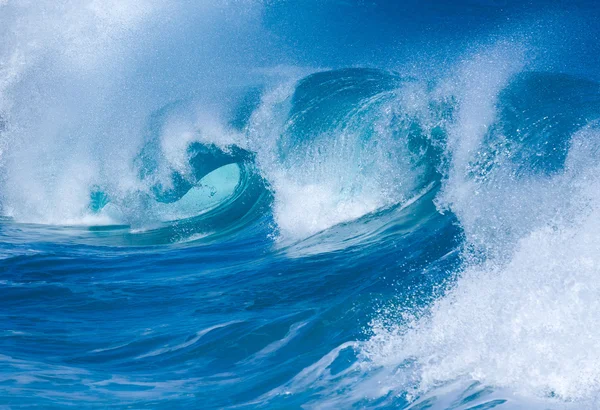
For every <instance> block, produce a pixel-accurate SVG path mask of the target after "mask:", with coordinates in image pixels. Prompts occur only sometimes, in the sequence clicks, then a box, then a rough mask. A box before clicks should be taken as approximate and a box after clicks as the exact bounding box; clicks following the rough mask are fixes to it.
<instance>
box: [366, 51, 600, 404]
mask: <svg viewBox="0 0 600 410" xmlns="http://www.w3.org/2000/svg"><path fill="white" fill-rule="evenodd" d="M495 52H496V51H494V53H495ZM497 55H498V56H500V60H494V59H492V60H489V61H492V62H493V63H492V64H493V65H494V67H496V68H498V67H500V68H502V67H504V68H505V70H504V71H503V72H502V70H498V69H496V70H489V67H486V65H485V64H484V62H485V61H488V60H487V59H488V58H489V56H488V57H485V58H484V59H483V62H482V60H481V58H482V57H481V56H477V57H476V58H475V59H474V60H473V61H474V65H470V64H467V65H466V66H465V67H467V70H466V72H463V75H464V74H465V73H466V74H467V76H466V77H464V78H466V79H467V80H468V81H467V83H465V82H461V83H460V84H461V86H460V87H459V89H462V88H463V87H466V88H465V89H466V92H465V93H464V94H462V96H461V97H460V98H459V108H458V114H457V116H456V120H455V121H456V122H455V126H454V128H453V129H451V131H450V133H449V137H448V138H449V140H448V147H449V153H448V155H449V158H450V161H451V167H450V169H449V173H448V177H447V179H446V181H445V182H444V188H443V191H442V193H441V194H440V196H439V197H438V201H439V204H440V205H441V206H444V207H447V208H449V209H450V210H451V211H452V212H453V213H454V214H455V215H456V216H457V217H458V219H459V221H460V223H461V226H462V227H463V229H464V231H465V236H466V239H467V243H466V246H465V247H466V249H467V250H473V249H475V250H476V253H475V255H476V256H477V258H473V259H471V258H470V256H472V255H473V254H472V253H469V252H465V262H464V266H463V269H462V270H461V272H459V273H457V274H456V278H455V280H453V281H452V282H451V284H450V285H448V288H447V289H446V291H444V295H443V296H441V297H439V298H437V299H435V300H434V301H433V302H432V304H431V306H430V307H429V308H419V307H413V308H409V309H408V310H405V311H401V312H400V314H399V315H397V316H399V317H400V320H399V321H394V320H390V318H386V317H382V318H380V319H378V320H376V321H374V323H373V332H374V336H373V337H372V338H371V339H370V340H369V341H368V343H367V344H366V345H365V346H364V348H363V349H362V353H363V354H364V357H365V360H366V363H369V364H370V365H374V366H376V367H377V366H382V367H383V368H385V369H388V370H390V371H391V372H392V374H391V375H390V374H389V373H386V374H387V375H388V376H387V377H386V379H385V382H386V383H391V385H392V386H393V387H392V390H394V391H401V392H408V397H409V398H415V397H419V396H422V395H424V394H427V393H429V392H432V393H431V394H435V392H436V391H437V389H440V388H442V387H441V386H444V385H447V384H448V383H452V382H455V381H457V380H466V383H469V382H470V381H477V382H481V383H482V384H483V385H485V386H491V387H492V388H495V389H506V391H509V392H511V393H510V394H517V395H523V396H524V397H534V398H540V399H544V400H550V403H554V404H556V403H557V401H559V402H560V403H563V404H564V403H565V402H576V403H577V404H578V405H579V406H582V407H596V406H597V403H598V399H599V398H600V383H599V381H600V372H599V371H598V369H599V368H600V355H598V353H597V352H598V351H599V348H600V344H599V340H600V334H599V333H598V328H599V325H600V323H599V321H598V318H599V317H600V303H598V295H599V294H600V286H599V282H598V276H599V275H600V258H599V256H598V255H600V238H599V237H598V232H599V231H600V225H599V224H598V221H599V220H600V219H599V217H600V195H598V192H600V179H599V178H598V172H599V171H600V169H599V168H598V165H597V158H598V153H599V151H598V147H599V141H600V132H599V131H598V128H597V124H595V123H592V124H589V125H588V126H587V127H584V128H583V129H581V130H579V131H578V132H576V133H575V134H574V135H572V136H570V137H571V140H570V143H569V145H568V148H567V149H568V155H567V157H566V160H565V162H564V166H563V167H562V168H560V170H559V171H556V172H550V173H544V172H532V171H531V172H529V173H527V172H520V171H519V170H518V168H517V166H518V165H519V164H516V163H514V162H511V161H508V160H499V161H496V162H494V163H493V165H492V166H490V168H489V169H491V170H492V171H490V172H487V173H484V174H483V175H482V176H480V177H478V176H477V172H475V171H476V166H475V163H476V161H477V157H478V156H481V154H482V152H483V148H482V143H483V141H484V137H485V136H486V135H489V134H488V133H489V129H490V127H491V126H492V124H493V123H494V122H495V121H496V120H497V117H496V113H497V107H498V106H497V104H498V100H497V96H498V93H499V92H500V90H501V89H503V88H504V87H506V85H507V82H508V80H509V79H510V78H511V76H512V75H514V74H515V73H516V72H517V71H518V68H519V66H521V65H522V63H518V64H516V65H515V64H514V63H513V62H510V61H508V60H510V59H511V58H512V57H511V55H512V54H511V53H508V54H505V53H504V51H502V52H500V53H499V54H497ZM499 61H500V62H502V61H505V64H504V65H503V64H500V63H499ZM472 70H475V71H474V72H473V71H472ZM499 71H500V73H499ZM470 82H473V84H469V83H470ZM469 87H470V88H469ZM544 120H547V118H544ZM482 257H483V259H484V261H483V262H481V260H482ZM395 317H396V316H395ZM394 373H396V374H397V375H396V376H394ZM394 380H395V381H396V384H395V385H394ZM547 404H548V401H546V404H544V403H542V404H540V405H541V406H545V405H547Z"/></svg>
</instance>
